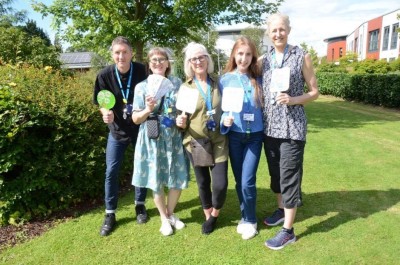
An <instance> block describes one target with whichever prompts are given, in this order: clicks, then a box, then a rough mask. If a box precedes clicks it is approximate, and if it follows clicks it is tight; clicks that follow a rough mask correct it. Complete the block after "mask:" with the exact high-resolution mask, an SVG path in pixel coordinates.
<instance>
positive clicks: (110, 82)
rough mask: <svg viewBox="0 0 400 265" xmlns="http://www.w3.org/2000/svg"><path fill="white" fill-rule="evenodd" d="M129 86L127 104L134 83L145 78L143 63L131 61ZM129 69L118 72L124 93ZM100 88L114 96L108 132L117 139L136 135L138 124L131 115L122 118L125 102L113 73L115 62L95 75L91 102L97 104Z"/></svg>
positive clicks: (132, 92) (131, 99) (130, 100)
mask: <svg viewBox="0 0 400 265" xmlns="http://www.w3.org/2000/svg"><path fill="white" fill-rule="evenodd" d="M132 65H133V71H132V80H131V88H130V91H129V95H128V104H132V102H133V95H134V91H135V86H136V84H138V83H140V82H141V81H143V80H145V79H146V78H147V74H146V69H145V66H144V65H143V64H140V63H136V62H133V63H132ZM129 72H130V71H129V70H128V72H127V73H125V74H121V73H119V76H120V78H121V83H122V87H123V89H124V93H125V94H126V91H127V90H126V88H127V84H128V80H129ZM100 90H109V91H110V92H111V93H113V94H114V96H115V106H114V107H113V108H112V110H113V112H114V122H113V123H111V124H107V126H108V128H109V129H110V132H111V133H112V135H113V136H114V138H115V139H117V140H130V139H131V138H132V137H137V134H138V130H139V125H136V124H134V123H133V121H132V117H130V116H129V117H127V118H126V119H124V118H123V110H124V108H125V104H124V102H123V96H122V92H121V89H120V87H119V83H118V77H117V76H116V75H115V64H113V65H109V66H107V67H105V68H104V69H103V70H101V71H100V72H99V73H98V75H97V77H96V82H95V85H94V93H93V103H94V104H96V105H98V102H97V94H98V93H99V91H100Z"/></svg>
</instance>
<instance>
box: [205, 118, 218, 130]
mask: <svg viewBox="0 0 400 265" xmlns="http://www.w3.org/2000/svg"><path fill="white" fill-rule="evenodd" d="M216 126H217V124H216V123H215V121H214V120H208V121H207V129H208V130H210V131H215V127H216Z"/></svg>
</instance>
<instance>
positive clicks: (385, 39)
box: [382, 26, 390, 51]
mask: <svg viewBox="0 0 400 265" xmlns="http://www.w3.org/2000/svg"><path fill="white" fill-rule="evenodd" d="M389 34H390V26H387V27H385V29H384V30H383V45H382V51H386V50H387V49H388V47H389Z"/></svg>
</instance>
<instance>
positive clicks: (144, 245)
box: [0, 96, 400, 264]
mask: <svg viewBox="0 0 400 265" xmlns="http://www.w3.org/2000/svg"><path fill="white" fill-rule="evenodd" d="M306 111H307V115H308V121H309V128H308V129H309V133H308V138H307V145H306V151H305V161H304V178H303V192H304V197H303V201H304V206H303V207H301V208H299V210H298V215H297V219H296V221H297V222H296V223H295V232H296V235H297V238H298V240H297V242H296V243H294V244H291V245H289V246H288V247H286V248H284V249H282V250H280V251H273V250H270V249H268V248H266V247H265V246H264V241H265V240H266V239H268V238H270V237H272V236H274V235H275V233H276V232H277V231H278V230H279V227H272V228H267V227H265V226H264V225H263V224H262V219H263V217H264V216H266V215H268V214H270V213H271V212H272V211H273V210H274V209H275V207H276V202H275V197H274V195H273V194H272V192H271V190H270V189H269V176H268V169H267V165H266V161H265V158H264V156H263V157H262V158H261V162H260V167H259V170H258V181H257V186H258V199H257V200H258V204H257V207H258V208H257V215H258V218H259V223H258V227H259V230H260V231H259V234H258V235H257V236H256V237H255V238H253V239H251V240H248V241H245V240H242V238H241V236H240V235H238V234H237V233H236V225H237V222H238V220H239V218H240V217H239V216H240V214H239V207H238V201H237V196H236V193H235V190H234V179H233V176H232V174H231V173H230V175H229V181H230V183H229V189H228V196H227V201H226V204H225V206H224V208H223V210H222V211H221V215H220V218H219V219H218V227H217V230H216V231H215V232H214V233H212V234H211V235H208V236H204V235H202V234H201V232H200V231H201V224H202V222H203V213H202V210H201V208H200V202H199V199H198V195H197V186H196V183H195V181H194V177H192V181H191V182H190V187H189V189H187V190H185V191H184V192H183V193H182V197H181V200H180V203H179V204H178V207H177V209H176V214H177V216H179V217H180V218H181V220H182V221H183V222H185V223H186V224H187V227H186V228H185V229H183V230H181V231H177V232H176V233H175V234H174V235H172V236H169V237H164V236H162V235H161V234H160V232H159V231H158V230H159V228H160V219H159V217H158V213H157V209H156V208H155V206H154V203H153V201H152V199H151V198H150V197H149V198H148V200H147V207H148V210H149V215H150V217H151V219H150V221H149V222H148V223H147V224H145V225H138V224H136V222H135V219H134V206H133V202H132V201H133V194H132V192H131V193H129V194H127V195H126V196H125V197H123V198H121V200H120V203H119V208H118V212H117V220H118V226H117V228H116V230H115V231H114V233H112V234H111V235H110V236H108V237H105V238H102V237H100V236H99V228H100V225H101V222H102V220H103V215H104V209H103V208H102V207H101V208H98V209H96V210H94V211H92V212H89V213H87V214H84V215H83V216H80V217H78V218H76V219H73V220H71V221H68V222H66V223H62V224H59V225H58V226H56V227H55V228H52V229H50V230H49V231H48V232H46V233H45V234H44V235H42V236H40V237H38V238H35V239H33V240H30V241H28V242H26V243H23V244H20V245H18V246H15V247H13V248H8V249H6V250H4V251H2V252H1V253H0V263H1V264H399V260H398V259H399V258H398V255H399V253H400V237H399V235H398V229H399V224H400V180H399V178H400V163H399V158H400V111H395V110H388V109H382V108H377V107H371V106H365V105H361V104H356V103H349V102H345V101H342V100H340V99H337V98H332V97H326V96H321V97H320V98H319V99H318V100H317V101H315V102H313V103H310V104H309V105H307V106H306Z"/></svg>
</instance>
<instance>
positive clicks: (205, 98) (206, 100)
mask: <svg viewBox="0 0 400 265" xmlns="http://www.w3.org/2000/svg"><path fill="white" fill-rule="evenodd" d="M194 81H195V82H196V86H197V89H198V90H199V91H200V94H201V96H202V97H203V99H204V100H205V102H206V106H207V110H208V111H211V110H212V106H211V84H210V83H211V82H210V79H209V78H208V77H207V96H206V94H205V93H204V91H203V89H202V88H201V86H200V83H199V81H198V80H197V78H196V77H194Z"/></svg>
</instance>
